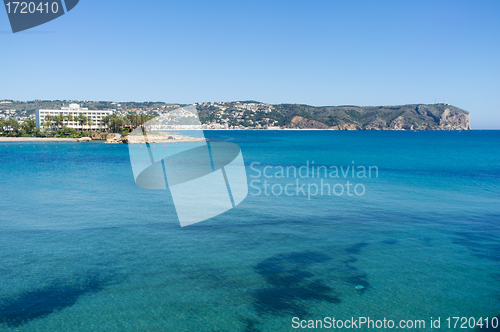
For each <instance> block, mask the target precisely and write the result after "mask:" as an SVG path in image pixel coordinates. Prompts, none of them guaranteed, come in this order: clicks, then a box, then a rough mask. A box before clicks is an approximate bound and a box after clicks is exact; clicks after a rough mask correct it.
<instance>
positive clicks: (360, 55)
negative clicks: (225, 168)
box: [0, 0, 500, 129]
mask: <svg viewBox="0 0 500 332" xmlns="http://www.w3.org/2000/svg"><path fill="white" fill-rule="evenodd" d="M499 17H500V1H352V0H351V1H347V0H346V1H333V0H325V1H314V0H312V1H273V0H267V1H259V0H254V1H189V0H187V1H165V0H154V1H130V0H120V1H118V0H106V1H102V0H99V1H98V0H80V3H79V4H78V6H77V7H75V8H74V9H73V10H72V11H71V12H69V13H67V14H66V15H64V16H62V17H60V18H59V19H56V20H54V21H52V22H49V23H47V24H44V25H42V26H39V27H36V28H34V29H31V30H28V31H26V32H20V33H17V34H12V33H11V32H10V31H11V30H10V26H9V23H8V18H7V14H6V11H5V10H0V41H1V43H0V45H1V48H0V61H1V62H0V63H1V71H0V99H16V100H32V99H78V100H112V101H165V102H176V103H194V102H200V101H235V100H250V99H252V100H258V101H262V102H267V103H303V104H310V105H316V106H321V105H399V104H407V103H434V102H448V103H450V104H452V105H455V106H457V107H460V108H463V109H465V110H468V111H470V112H471V114H472V115H471V122H472V127H473V129H488V128H489V129H500V103H499V102H498V101H499V96H500V64H499V61H500V60H499V59H500V43H499V41H500V20H499V19H498V18H499Z"/></svg>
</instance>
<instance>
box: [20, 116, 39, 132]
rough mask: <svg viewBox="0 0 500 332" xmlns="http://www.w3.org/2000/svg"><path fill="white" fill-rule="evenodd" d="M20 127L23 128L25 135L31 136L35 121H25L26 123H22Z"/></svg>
mask: <svg viewBox="0 0 500 332" xmlns="http://www.w3.org/2000/svg"><path fill="white" fill-rule="evenodd" d="M21 127H22V128H23V130H24V131H25V132H26V133H28V134H32V133H33V132H34V131H35V129H36V123H35V120H33V119H28V120H26V121H24V122H23V124H22V125H21Z"/></svg>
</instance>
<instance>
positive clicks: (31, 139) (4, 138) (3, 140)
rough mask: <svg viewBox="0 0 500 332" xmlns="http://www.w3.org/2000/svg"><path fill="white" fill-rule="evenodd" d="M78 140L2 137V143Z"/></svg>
mask: <svg viewBox="0 0 500 332" xmlns="http://www.w3.org/2000/svg"><path fill="white" fill-rule="evenodd" d="M76 140H77V139H76V138H57V137H0V142H16V143H17V142H76Z"/></svg>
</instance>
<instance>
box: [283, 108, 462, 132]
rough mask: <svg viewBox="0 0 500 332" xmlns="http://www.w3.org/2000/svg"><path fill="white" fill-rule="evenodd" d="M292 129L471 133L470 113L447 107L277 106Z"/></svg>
mask: <svg viewBox="0 0 500 332" xmlns="http://www.w3.org/2000/svg"><path fill="white" fill-rule="evenodd" d="M275 107H276V110H277V111H278V112H280V113H282V114H283V115H284V116H285V117H286V118H287V119H289V120H288V121H286V122H287V123H286V125H285V126H287V127H290V128H299V129H306V128H310V129H312V128H317V129H332V130H470V129H471V128H470V114H469V112H467V111H465V110H463V109H460V108H458V107H455V106H452V105H448V104H432V105H425V104H409V105H401V106H366V107H360V106H326V107H314V106H308V105H296V104H282V105H276V106H275Z"/></svg>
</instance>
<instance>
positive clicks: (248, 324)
mask: <svg viewBox="0 0 500 332" xmlns="http://www.w3.org/2000/svg"><path fill="white" fill-rule="evenodd" d="M243 322H244V323H245V329H244V330H243V332H261V330H259V329H258V328H257V324H259V322H258V321H256V320H254V319H248V318H247V319H243Z"/></svg>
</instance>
